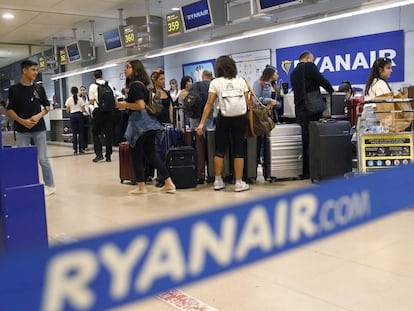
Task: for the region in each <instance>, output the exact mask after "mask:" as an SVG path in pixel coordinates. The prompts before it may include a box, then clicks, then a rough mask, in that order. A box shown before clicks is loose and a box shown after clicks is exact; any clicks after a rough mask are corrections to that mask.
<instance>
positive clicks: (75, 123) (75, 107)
mask: <svg viewBox="0 0 414 311" xmlns="http://www.w3.org/2000/svg"><path fill="white" fill-rule="evenodd" d="M70 92H71V94H72V96H70V97H68V99H67V100H66V103H65V107H66V111H67V112H68V113H70V126H71V128H72V143H73V155H77V154H78V151H79V153H80V154H82V153H84V151H83V146H84V144H85V137H84V130H83V128H84V118H83V113H84V112H85V111H86V110H85V105H86V103H85V101H84V100H83V99H82V97H79V96H78V88H77V87H76V86H73V87H72V88H71V89H70ZM78 136H79V139H78Z"/></svg>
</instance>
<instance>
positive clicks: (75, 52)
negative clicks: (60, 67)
mask: <svg viewBox="0 0 414 311" xmlns="http://www.w3.org/2000/svg"><path fill="white" fill-rule="evenodd" d="M66 52H67V54H68V58H69V62H71V63H73V62H76V61H78V60H81V54H80V50H79V45H78V43H77V42H74V43H71V44H68V45H67V46H66Z"/></svg>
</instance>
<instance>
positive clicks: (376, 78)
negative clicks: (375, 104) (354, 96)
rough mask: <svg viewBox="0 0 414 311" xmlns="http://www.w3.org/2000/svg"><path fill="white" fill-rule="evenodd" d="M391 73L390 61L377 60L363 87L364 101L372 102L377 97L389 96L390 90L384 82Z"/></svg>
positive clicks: (385, 58)
mask: <svg viewBox="0 0 414 311" xmlns="http://www.w3.org/2000/svg"><path fill="white" fill-rule="evenodd" d="M391 73H392V60H391V59H389V58H387V57H380V58H377V59H376V60H375V62H374V64H373V65H372V68H371V72H370V74H369V77H368V81H367V84H366V85H365V100H372V99H375V97H378V96H384V95H387V94H389V95H390V97H392V89H391V87H390V86H389V84H388V82H387V81H386V80H387V79H389V77H390V76H391Z"/></svg>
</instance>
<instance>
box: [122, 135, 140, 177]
mask: <svg viewBox="0 0 414 311" xmlns="http://www.w3.org/2000/svg"><path fill="white" fill-rule="evenodd" d="M119 178H120V179H121V183H123V182H124V180H129V181H130V182H131V183H132V184H136V177H135V171H134V165H133V163H132V157H131V151H130V150H129V143H128V142H126V141H125V142H122V143H120V144H119Z"/></svg>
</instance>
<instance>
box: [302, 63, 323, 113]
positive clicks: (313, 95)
mask: <svg viewBox="0 0 414 311" xmlns="http://www.w3.org/2000/svg"><path fill="white" fill-rule="evenodd" d="M302 66H304V67H303V92H304V94H305V107H306V110H308V111H309V112H310V113H312V114H318V113H322V112H324V111H325V109H326V102H325V100H324V99H323V97H322V95H321V92H320V91H319V89H318V90H316V91H312V92H306V79H305V72H306V66H305V63H304V64H303V65H302Z"/></svg>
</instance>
